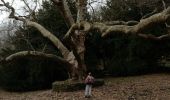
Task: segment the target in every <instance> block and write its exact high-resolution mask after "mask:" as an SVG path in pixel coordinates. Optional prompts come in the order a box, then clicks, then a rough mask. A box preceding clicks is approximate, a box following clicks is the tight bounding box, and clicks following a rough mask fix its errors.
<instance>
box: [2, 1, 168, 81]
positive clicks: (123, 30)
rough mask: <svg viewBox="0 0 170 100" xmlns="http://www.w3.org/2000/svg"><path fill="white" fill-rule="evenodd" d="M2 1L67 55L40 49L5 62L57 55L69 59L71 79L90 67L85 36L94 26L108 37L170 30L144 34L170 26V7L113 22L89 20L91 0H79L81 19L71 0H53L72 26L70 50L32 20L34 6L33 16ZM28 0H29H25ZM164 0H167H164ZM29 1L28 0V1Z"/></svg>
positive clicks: (20, 19) (68, 38)
mask: <svg viewBox="0 0 170 100" xmlns="http://www.w3.org/2000/svg"><path fill="white" fill-rule="evenodd" d="M1 1H2V4H0V6H5V7H6V8H8V9H9V10H11V13H10V15H9V18H12V19H15V20H18V21H22V22H23V23H24V24H25V25H27V26H31V27H34V28H36V29H37V30H38V31H39V32H40V33H41V34H42V35H43V36H44V37H46V38H48V39H49V40H50V41H51V42H52V43H53V44H54V45H55V46H56V48H58V49H59V51H60V52H61V54H62V56H63V58H61V57H57V56H55V55H53V54H46V53H42V52H38V51H22V52H18V53H15V54H12V55H10V56H9V57H7V58H6V59H4V61H5V62H8V61H11V60H13V59H16V58H19V57H23V56H24V57H29V56H36V57H38V56H39V57H45V58H52V59H56V61H58V62H62V63H65V64H66V65H67V68H68V72H69V73H70V78H71V79H79V80H81V79H83V77H84V75H85V73H86V71H87V69H86V65H85V62H84V54H85V50H86V49H85V45H84V43H85V37H86V34H88V33H89V32H90V31H92V30H98V31H99V32H100V33H101V36H102V37H107V36H110V35H112V34H115V33H120V34H126V35H137V36H140V37H143V38H147V39H154V40H161V39H163V38H165V37H169V36H170V34H169V33H167V34H162V35H161V36H155V35H153V34H144V32H145V31H146V30H147V29H149V28H151V27H154V26H155V25H158V24H162V23H165V24H166V26H167V28H168V27H169V26H168V24H167V23H166V22H167V21H168V20H170V7H168V8H165V9H164V10H163V11H162V12H160V13H156V14H154V15H150V16H147V17H145V18H142V19H141V20H140V21H128V22H124V21H109V22H103V23H101V22H88V21H87V20H86V18H85V16H86V14H87V4H88V0H75V4H76V7H77V19H74V18H73V16H72V13H71V11H70V9H69V6H68V4H67V0H50V1H51V2H53V4H54V5H55V6H56V9H59V10H60V12H61V14H62V16H63V18H64V19H65V22H66V24H67V26H68V27H70V28H69V30H68V32H67V33H66V34H65V36H64V39H65V40H67V41H69V42H68V43H70V48H71V50H69V49H68V48H67V47H66V46H65V45H64V44H63V43H62V42H61V41H60V40H59V39H58V38H57V37H56V36H55V35H53V33H51V32H50V31H48V30H47V29H46V28H45V27H43V26H42V25H40V24H39V23H37V22H35V21H33V20H32V18H33V16H32V15H34V13H35V12H34V10H31V9H30V8H29V6H28V5H27V6H28V8H29V9H30V10H29V11H30V16H31V17H25V16H17V15H16V12H15V8H13V7H12V6H11V5H9V3H7V2H5V1H4V0H1ZM24 1H25V0H24ZM162 1H163V0H162ZM25 3H26V2H25ZM163 3H164V2H163Z"/></svg>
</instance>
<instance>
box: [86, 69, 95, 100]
mask: <svg viewBox="0 0 170 100" xmlns="http://www.w3.org/2000/svg"><path fill="white" fill-rule="evenodd" d="M93 83H94V77H93V76H92V75H91V73H90V72H89V73H88V75H87V77H86V79H85V84H86V88H85V98H90V97H91V90H92V84H93Z"/></svg>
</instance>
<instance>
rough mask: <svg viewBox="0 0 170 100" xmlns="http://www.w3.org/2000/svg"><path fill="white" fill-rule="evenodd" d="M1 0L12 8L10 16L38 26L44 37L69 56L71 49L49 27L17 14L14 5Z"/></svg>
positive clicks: (66, 56) (35, 26)
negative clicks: (46, 27)
mask: <svg viewBox="0 0 170 100" xmlns="http://www.w3.org/2000/svg"><path fill="white" fill-rule="evenodd" d="M1 1H2V2H3V3H4V6H5V7H7V8H8V9H11V14H10V16H9V17H10V18H14V19H16V20H20V21H23V22H24V23H25V24H26V25H28V26H32V27H34V28H36V29H37V30H38V31H40V33H41V34H42V35H43V36H44V37H46V38H48V39H49V40H50V41H51V42H52V43H53V44H54V45H55V46H56V47H57V48H58V49H59V50H60V52H61V53H62V55H63V57H64V58H66V59H67V58H68V55H69V53H70V51H69V50H68V49H67V48H66V47H65V46H64V45H63V43H62V42H61V41H60V40H59V39H58V38H57V37H56V36H55V35H53V34H52V33H51V32H49V31H48V30H47V29H45V28H44V27H43V26H41V25H40V24H38V23H36V22H33V21H30V20H28V19H25V18H22V17H18V16H15V9H14V8H13V7H12V6H10V5H9V4H8V3H5V2H4V0H1Z"/></svg>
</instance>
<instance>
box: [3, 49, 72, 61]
mask: <svg viewBox="0 0 170 100" xmlns="http://www.w3.org/2000/svg"><path fill="white" fill-rule="evenodd" d="M29 57H34V58H45V59H52V60H54V61H56V62H58V63H63V64H70V63H69V62H68V61H66V60H65V59H63V58H61V57H58V56H56V55H53V54H46V53H42V52H38V51H21V52H17V53H14V54H12V55H10V56H8V57H6V58H5V59H4V61H5V62H10V61H13V60H16V59H20V58H29Z"/></svg>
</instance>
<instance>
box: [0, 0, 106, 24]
mask: <svg viewBox="0 0 170 100" xmlns="http://www.w3.org/2000/svg"><path fill="white" fill-rule="evenodd" d="M4 1H5V2H9V3H10V5H12V6H13V7H14V8H15V9H16V13H17V14H19V15H23V14H25V13H26V12H25V10H24V8H26V6H25V4H24V3H23V1H21V0H4ZM33 1H35V0H26V2H28V3H29V6H30V7H31V8H34V7H35V3H33ZM38 1H39V2H41V1H42V0H38ZM92 1H94V0H89V2H92ZM95 1H96V0H95ZM105 1H106V0H97V2H100V3H98V4H97V2H95V3H93V4H92V6H93V7H94V8H95V7H98V5H102V3H104V2H105ZM0 4H2V2H1V0H0ZM96 5H97V6H96ZM3 8H5V7H0V9H3ZM90 9H91V8H90V7H89V11H90ZM8 16H9V12H6V11H1V12H0V27H1V26H2V25H3V24H4V23H6V22H7V21H8V20H9V18H8Z"/></svg>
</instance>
